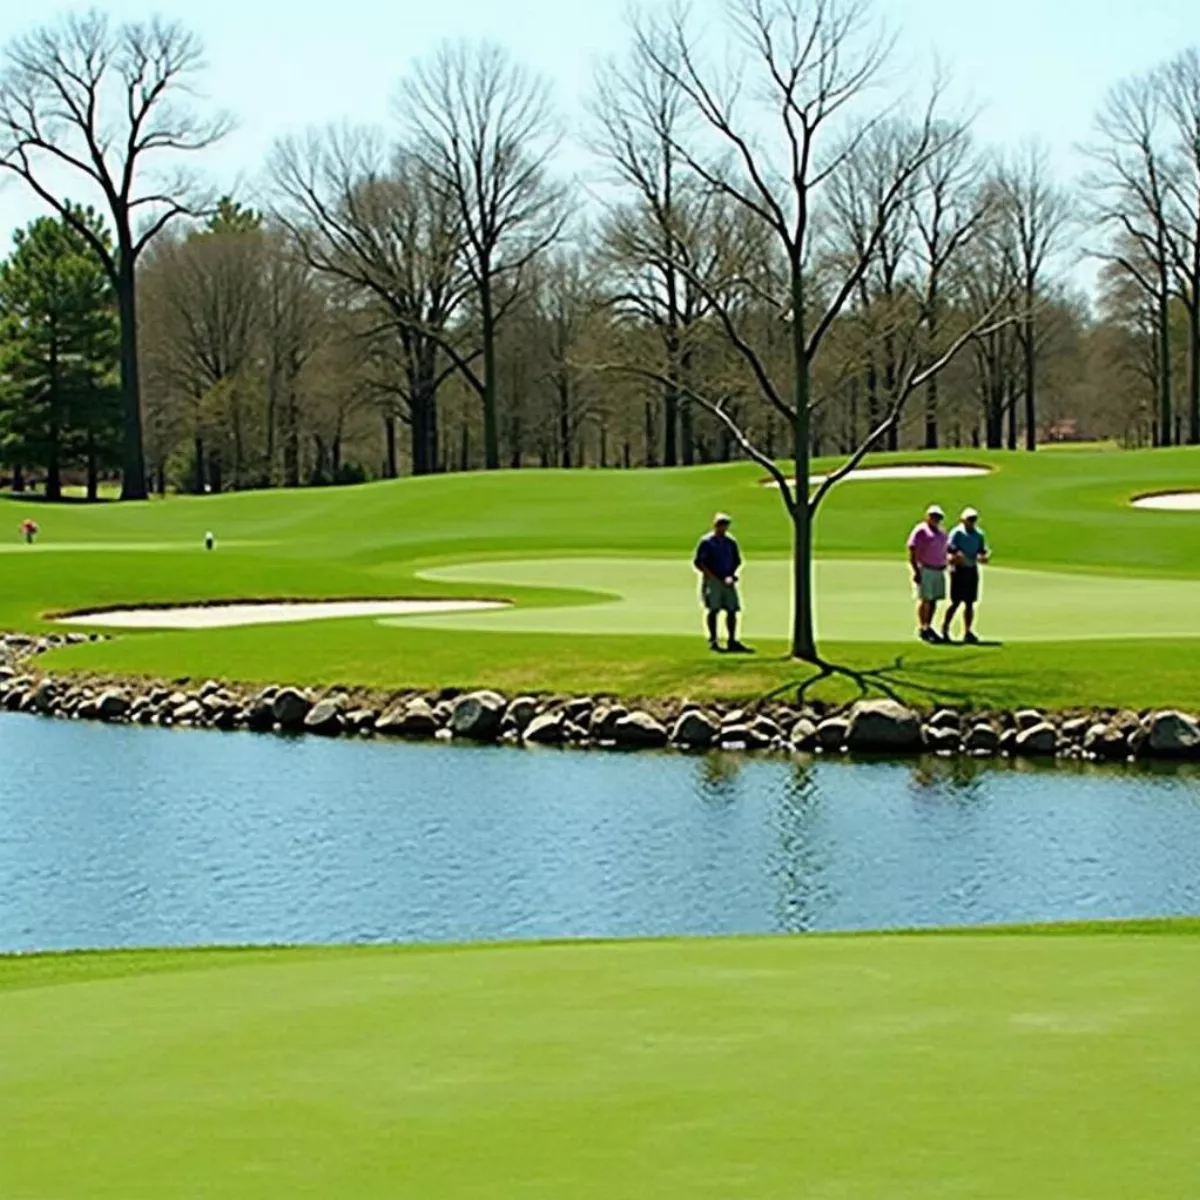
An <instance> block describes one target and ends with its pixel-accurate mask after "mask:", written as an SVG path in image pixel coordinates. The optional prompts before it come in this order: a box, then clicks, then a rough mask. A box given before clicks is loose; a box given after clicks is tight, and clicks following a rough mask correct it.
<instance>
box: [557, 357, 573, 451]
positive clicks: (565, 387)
mask: <svg viewBox="0 0 1200 1200" xmlns="http://www.w3.org/2000/svg"><path fill="white" fill-rule="evenodd" d="M557 383H558V465H559V466H560V467H567V468H569V467H571V466H572V462H571V383H570V380H568V379H567V377H566V375H565V373H564V374H560V375H559V377H558V381H557Z"/></svg>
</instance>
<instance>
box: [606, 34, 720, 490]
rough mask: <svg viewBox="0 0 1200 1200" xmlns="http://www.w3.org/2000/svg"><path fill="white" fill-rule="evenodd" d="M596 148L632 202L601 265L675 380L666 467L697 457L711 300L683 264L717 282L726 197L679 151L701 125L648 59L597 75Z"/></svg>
mask: <svg viewBox="0 0 1200 1200" xmlns="http://www.w3.org/2000/svg"><path fill="white" fill-rule="evenodd" d="M592 116H593V123H594V126H595V128H594V130H593V132H592V139H591V140H592V142H593V144H594V146H595V148H596V150H597V151H598V153H599V154H600V155H601V156H602V157H603V158H604V159H605V160H606V162H607V163H608V166H609V168H610V171H611V174H612V176H613V178H614V180H615V182H616V183H617V184H618V186H620V187H621V189H622V192H623V194H625V195H627V196H628V197H629V199H628V200H627V201H625V202H622V203H621V204H619V205H617V206H615V207H613V208H612V209H611V210H610V212H609V213H608V214H607V218H606V220H605V222H604V224H603V226H602V227H601V230H600V263H601V266H602V268H603V269H604V272H605V276H606V278H607V279H608V280H609V281H610V284H609V286H610V292H611V294H610V297H609V300H610V303H612V304H613V305H614V307H615V308H616V310H617V311H618V313H619V314H621V315H624V316H627V317H629V318H631V319H632V320H635V321H644V322H646V323H647V324H648V325H649V327H650V328H652V329H653V330H654V331H655V333H656V334H657V340H658V341H659V342H660V343H661V347H662V353H663V357H664V358H665V373H666V375H667V378H668V382H667V383H666V384H664V385H663V386H662V403H663V407H662V416H663V447H662V462H663V465H664V466H667V467H674V466H677V465H678V464H679V463H680V461H682V462H683V464H684V465H685V466H690V465H691V464H692V462H693V461H694V458H695V445H694V437H693V416H692V408H691V406H690V405H689V404H687V403H686V402H685V397H684V395H683V391H684V388H685V386H686V382H687V378H688V375H689V373H690V369H691V362H692V358H693V349H692V344H691V343H692V341H693V335H694V331H695V328H696V327H697V325H698V324H700V323H701V322H702V321H703V320H704V318H705V316H706V315H707V312H708V302H707V300H706V299H705V297H704V294H703V292H702V291H701V290H700V289H699V288H697V287H696V286H695V285H694V284H693V283H692V282H691V279H690V278H689V275H688V274H687V273H685V272H683V271H681V270H680V269H679V267H678V266H677V265H676V262H677V261H678V260H682V261H685V262H688V263H689V264H690V266H691V269H692V270H693V271H694V272H697V273H699V274H702V275H705V276H706V277H709V278H712V277H713V275H714V272H715V271H716V270H717V269H718V268H717V264H716V263H715V262H714V260H713V250H714V245H713V240H714V239H713V237H712V236H711V235H712V232H713V229H712V222H713V216H714V214H713V210H714V208H715V207H716V206H717V205H718V204H719V203H720V202H721V200H722V197H720V196H719V195H718V194H717V193H715V192H714V191H713V190H712V189H711V188H707V187H705V186H703V185H702V184H701V183H700V181H699V180H698V179H697V177H696V175H695V173H694V172H693V171H691V170H690V169H689V168H688V165H687V163H686V162H685V161H684V160H683V158H682V157H681V155H680V154H679V152H678V150H677V149H676V148H675V143H676V142H677V141H678V140H679V138H680V137H681V136H682V134H683V131H684V128H685V126H686V125H687V124H688V123H689V118H691V119H694V113H693V112H692V110H691V108H690V106H689V103H688V100H687V97H686V95H685V94H684V92H683V89H682V88H681V87H680V86H679V84H678V83H677V82H676V81H675V80H674V79H672V78H670V77H669V76H667V75H664V74H663V73H662V72H661V71H658V70H656V69H654V67H653V65H652V64H651V63H650V62H648V60H647V59H646V57H645V56H644V55H639V54H636V53H635V54H633V55H630V56H629V58H628V60H627V61H624V62H621V61H616V60H614V61H610V62H608V63H606V64H605V65H604V66H603V67H602V68H601V69H600V70H599V71H598V72H597V77H596V93H595V97H594V99H593V103H592Z"/></svg>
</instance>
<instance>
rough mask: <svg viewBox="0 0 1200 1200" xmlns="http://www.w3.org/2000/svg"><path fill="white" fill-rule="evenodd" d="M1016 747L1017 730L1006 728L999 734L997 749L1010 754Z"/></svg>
mask: <svg viewBox="0 0 1200 1200" xmlns="http://www.w3.org/2000/svg"><path fill="white" fill-rule="evenodd" d="M1016 748H1017V731H1016V730H1015V729H1006V730H1005V731H1004V732H1003V733H1002V734H1001V735H1000V746H999V750H1000V753H1001V754H1011V753H1012V752H1013V751H1014V750H1015V749H1016Z"/></svg>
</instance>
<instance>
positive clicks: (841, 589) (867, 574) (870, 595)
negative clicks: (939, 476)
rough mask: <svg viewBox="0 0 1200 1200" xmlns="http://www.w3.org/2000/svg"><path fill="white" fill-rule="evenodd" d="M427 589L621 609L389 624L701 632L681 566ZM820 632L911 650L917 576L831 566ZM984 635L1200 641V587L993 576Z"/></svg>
mask: <svg viewBox="0 0 1200 1200" xmlns="http://www.w3.org/2000/svg"><path fill="white" fill-rule="evenodd" d="M790 573H791V564H790V563H789V562H787V561H786V560H781V559H767V560H766V561H764V562H761V563H758V564H757V565H754V564H751V565H750V566H749V567H748V568H747V569H746V571H745V572H744V573H743V580H744V584H745V587H744V592H745V596H746V603H747V605H748V608H747V611H746V614H745V620H744V629H745V632H746V633H747V634H748V635H749V636H751V637H756V638H757V637H770V636H772V635H778V632H779V630H780V629H782V628H786V626H787V621H788V613H789V606H790V591H789V583H790V577H791V575H790ZM424 577H425V578H427V579H431V580H435V581H437V582H444V583H455V584H474V585H477V587H478V588H480V589H482V590H483V591H485V592H488V593H494V592H496V591H503V590H504V589H506V588H513V587H517V588H582V589H585V590H587V591H590V592H594V593H597V594H598V595H599V596H603V595H604V594H605V593H612V594H613V595H612V598H611V599H607V600H605V599H601V600H600V601H599V603H598V604H597V605H596V606H594V607H593V606H587V607H580V606H578V605H572V606H568V607H563V608H540V607H538V608H525V609H513V610H510V611H507V612H494V613H483V612H479V613H469V614H462V615H454V616H436V617H396V618H387V619H385V620H384V624H388V625H396V626H400V625H416V626H420V627H422V628H439V629H446V630H453V629H475V630H493V631H495V632H504V631H506V630H523V631H538V632H554V633H609V634H620V633H630V634H649V633H658V634H674V633H677V632H678V631H679V630H680V629H681V628H686V627H687V626H688V625H689V623H690V624H692V625H699V623H700V618H699V611H700V610H699V598H698V596H697V588H696V578H695V573H694V572H693V571H692V569H691V566H690V564H689V563H688V562H687V561H686V559H685V560H684V561H682V562H681V561H680V560H679V559H653V558H652V559H634V560H629V559H616V558H575V559H571V558H567V559H562V558H547V559H530V560H527V561H525V562H484V563H468V564H464V565H461V566H455V567H443V568H441V569H436V570H431V571H428V572H425V573H424ZM816 583H817V597H818V624H819V626H820V628H821V631H822V633H823V634H824V635H825V636H826V637H828V638H830V639H831V640H833V641H837V642H879V641H892V640H894V641H897V642H903V641H906V640H908V639H910V638H911V636H912V631H913V626H914V622H913V611H912V603H911V601H910V600H909V598H908V591H909V589H908V584H909V572H908V570H907V567H906V564H905V563H903V562H888V561H885V560H881V559H874V560H871V559H868V560H859V559H826V560H824V561H822V562H819V563H818V564H817V569H816ZM986 587H987V592H986V597H985V598H984V602H985V603H986V605H987V607H986V610H981V611H984V612H985V613H986V621H985V622H984V625H983V628H984V629H985V630H986V631H987V633H988V635H989V636H990V637H992V638H998V639H1002V640H1004V641H1006V642H1009V641H1063V640H1068V641H1069V640H1075V639H1082V638H1127V637H1135V638H1142V637H1180V638H1185V637H1200V579H1137V578H1131V577H1128V576H1116V575H1112V576H1110V575H1104V576H1098V575H1080V574H1075V575H1071V574H1066V573H1064V572H1054V571H1030V570H1013V569H1012V568H1009V567H998V566H994V567H989V568H988V570H987V573H986Z"/></svg>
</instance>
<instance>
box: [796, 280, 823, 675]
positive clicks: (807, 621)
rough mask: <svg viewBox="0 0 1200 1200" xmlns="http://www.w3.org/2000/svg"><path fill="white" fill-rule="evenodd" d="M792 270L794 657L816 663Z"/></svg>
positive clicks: (800, 326) (805, 371) (806, 367)
mask: <svg viewBox="0 0 1200 1200" xmlns="http://www.w3.org/2000/svg"><path fill="white" fill-rule="evenodd" d="M791 270H792V324H791V331H792V361H793V363H794V364H795V367H796V402H795V403H796V422H795V428H794V429H793V431H792V452H793V454H794V455H795V459H796V483H795V493H794V495H795V499H796V507H795V511H794V512H793V513H792V657H793V658H800V659H804V660H805V661H807V662H815V661H817V639H816V633H815V627H814V625H815V623H814V620H813V588H812V518H811V516H810V515H809V511H808V476H809V469H808V466H809V411H808V403H809V385H810V378H809V373H810V364H809V361H808V345H807V340H808V334H807V331H806V329H805V324H804V277H803V275H802V273H801V272H802V267H801V264H800V263H798V262H793V263H792V264H791Z"/></svg>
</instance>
